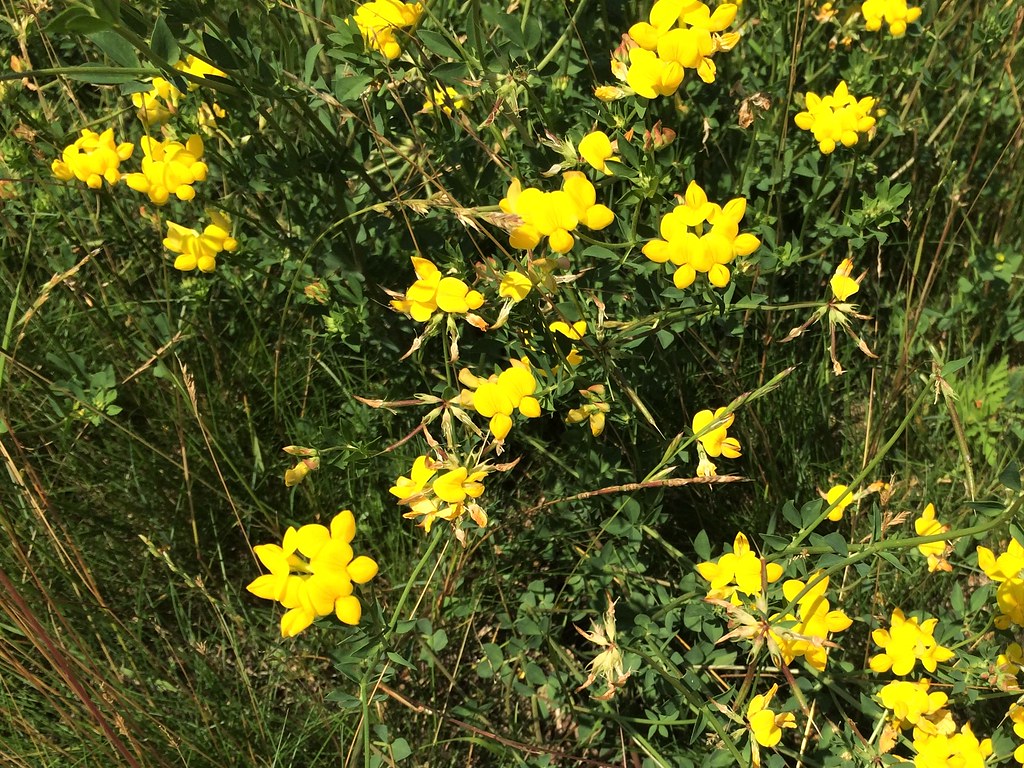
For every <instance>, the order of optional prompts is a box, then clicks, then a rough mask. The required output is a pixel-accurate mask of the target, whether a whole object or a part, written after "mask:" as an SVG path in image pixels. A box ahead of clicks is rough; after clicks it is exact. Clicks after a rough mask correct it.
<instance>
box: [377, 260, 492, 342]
mask: <svg viewBox="0 0 1024 768" xmlns="http://www.w3.org/2000/svg"><path fill="white" fill-rule="evenodd" d="M412 266H413V269H414V270H415V272H416V282H414V283H413V284H412V285H411V286H409V289H408V290H407V291H406V292H405V293H404V294H392V295H393V296H396V298H395V299H393V300H392V301H391V306H392V307H394V308H395V309H397V310H398V311H399V312H402V313H404V314H406V315H409V316H410V317H411V318H412V319H413V320H415V321H416V322H418V323H425V322H427V321H428V320H430V318H432V317H433V316H434V314H435V313H437V312H447V313H449V314H453V315H467V318H468V319H469V320H470V321H471V322H473V324H474V325H478V326H479V325H481V324H483V320H481V319H480V318H478V317H476V315H470V314H469V313H470V312H471V311H472V310H474V309H479V308H480V307H482V306H483V303H484V297H483V296H482V295H481V294H480V293H479V291H474V290H472V289H470V287H469V286H468V285H466V284H465V283H464V282H463V281H462V280H459V279H458V278H457V277H441V271H440V270H439V269H438V268H437V266H436V265H435V264H434V263H433V262H432V261H429V260H428V259H424V258H422V257H421V256H413V257H412Z"/></svg>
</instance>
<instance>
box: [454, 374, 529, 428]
mask: <svg viewBox="0 0 1024 768" xmlns="http://www.w3.org/2000/svg"><path fill="white" fill-rule="evenodd" d="M511 363H512V366H511V367H510V368H506V369H505V370H504V371H502V372H501V373H498V374H494V375H492V376H490V377H489V378H487V379H482V378H480V377H479V376H474V375H473V373H472V372H471V371H470V370H469V369H468V368H463V369H462V370H461V371H459V381H460V382H462V383H463V384H464V385H465V386H466V387H468V389H463V390H462V393H461V395H460V398H459V400H460V403H461V404H462V405H463V406H465V407H466V408H472V409H473V410H474V411H476V412H477V413H479V414H480V415H481V416H483V417H484V418H487V419H490V420H491V421H490V429H491V434H493V435H494V437H495V438H496V439H497V440H498V442H499V443H500V442H501V441H503V440H504V439H505V438H506V437H507V436H508V433H509V431H510V430H511V429H512V414H513V413H514V412H515V411H516V410H518V411H519V413H520V414H522V415H523V416H525V417H526V418H528V419H533V418H536V417H537V416H540V403H539V402H538V401H537V398H535V397H533V393H534V392H536V391H537V380H536V379H534V378H533V373H531V371H530V363H529V361H528V360H527V359H526V358H523V359H522V360H512V361H511Z"/></svg>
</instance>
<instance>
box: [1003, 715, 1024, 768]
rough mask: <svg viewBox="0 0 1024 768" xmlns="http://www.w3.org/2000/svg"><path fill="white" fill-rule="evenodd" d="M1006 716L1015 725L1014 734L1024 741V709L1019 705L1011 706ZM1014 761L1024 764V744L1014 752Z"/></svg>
mask: <svg viewBox="0 0 1024 768" xmlns="http://www.w3.org/2000/svg"><path fill="white" fill-rule="evenodd" d="M1006 716H1007V717H1009V718H1010V722H1011V723H1013V732H1014V734H1016V735H1017V736H1018V737H1019V738H1022V739H1024V707H1022V706H1020V705H1018V704H1011V705H1010V709H1009V711H1008V712H1007V713H1006ZM1013 759H1014V760H1016V761H1017V762H1018V763H1024V744H1021V745H1020V746H1019V747H1017V749H1015V750H1014V751H1013Z"/></svg>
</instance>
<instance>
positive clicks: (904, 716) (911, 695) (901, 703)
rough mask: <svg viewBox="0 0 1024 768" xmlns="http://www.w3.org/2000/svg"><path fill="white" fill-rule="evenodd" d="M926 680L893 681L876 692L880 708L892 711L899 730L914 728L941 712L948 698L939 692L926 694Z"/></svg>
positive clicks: (927, 686) (928, 685)
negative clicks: (880, 704) (880, 703)
mask: <svg viewBox="0 0 1024 768" xmlns="http://www.w3.org/2000/svg"><path fill="white" fill-rule="evenodd" d="M930 686H931V683H929V682H928V681H927V680H918V681H916V682H915V681H911V680H893V681H892V682H891V683H889V684H888V685H885V686H883V687H882V689H881V690H880V691H879V692H878V694H877V696H878V700H879V701H880V702H882V706H883V707H885V708H886V709H890V710H892V717H893V720H894V721H895V722H896V725H897V727H899V728H904V729H905V728H910V727H911V726H916V725H917V724H918V723H919V722H921V721H922V720H923V719H924V718H926V717H928V716H929V715H934V714H935V713H937V712H939V711H940V710H942V708H943V707H945V706H946V702H947V701H948V699H949V697H948V696H947V695H946V694H945V693H942V692H941V691H933V692H931V693H929V692H928V688H929V687H930Z"/></svg>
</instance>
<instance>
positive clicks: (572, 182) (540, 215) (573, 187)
mask: <svg viewBox="0 0 1024 768" xmlns="http://www.w3.org/2000/svg"><path fill="white" fill-rule="evenodd" d="M596 198H597V193H596V190H595V189H594V185H593V184H591V183H590V180H589V179H587V177H586V176H585V175H584V174H583V173H581V172H580V171H567V172H566V173H564V174H563V175H562V189H561V190H559V191H557V192H544V191H542V190H540V189H537V188H536V187H527V188H526V189H523V188H522V185H521V183H520V181H519V179H513V180H512V183H511V184H509V188H508V191H507V192H506V194H505V197H503V198H502V199H501V202H500V204H499V205H500V206H501V209H502V210H503V211H504V212H505V213H508V214H511V215H513V216H517V217H519V219H520V222H521V223H520V224H519V225H518V226H516V227H515V228H513V230H512V232H511V233H510V234H509V239H508V242H509V245H511V246H512V247H513V248H518V249H522V250H533V249H534V248H536V247H537V245H538V244H539V243H540V241H541V238H543V237H547V238H548V245H550V246H551V250H553V251H555V253H568V252H569V251H570V250H572V247H573V245H575V244H576V241H575V239H574V238H573V236H572V234H570V233H571V232H572V231H573V230H574V229H576V228H577V227H578V226H579V225H580V224H582V225H583V226H585V227H587V228H588V229H594V230H600V229H604V228H605V227H607V226H608V225H609V224H611V223H612V221H614V220H615V214H614V213H612V211H611V209H609V208H608V207H607V206H605V205H601V204H599V203H597V199H596Z"/></svg>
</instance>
